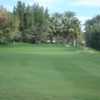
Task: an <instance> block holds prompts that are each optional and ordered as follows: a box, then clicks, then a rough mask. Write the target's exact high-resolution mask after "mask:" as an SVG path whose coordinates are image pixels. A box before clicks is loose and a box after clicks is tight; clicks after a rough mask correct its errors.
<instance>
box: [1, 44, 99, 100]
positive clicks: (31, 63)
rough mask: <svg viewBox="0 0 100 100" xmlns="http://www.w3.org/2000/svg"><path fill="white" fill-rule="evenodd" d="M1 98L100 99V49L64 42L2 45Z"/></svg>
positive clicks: (34, 99) (45, 99)
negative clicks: (80, 47) (76, 47)
mask: <svg viewBox="0 0 100 100" xmlns="http://www.w3.org/2000/svg"><path fill="white" fill-rule="evenodd" d="M0 100H100V53H99V52H94V51H91V50H82V49H75V48H71V47H70V48H66V47H64V46H61V45H57V46H56V45H28V44H26V45H16V46H10V47H5V46H3V47H2V46H1V47H0Z"/></svg>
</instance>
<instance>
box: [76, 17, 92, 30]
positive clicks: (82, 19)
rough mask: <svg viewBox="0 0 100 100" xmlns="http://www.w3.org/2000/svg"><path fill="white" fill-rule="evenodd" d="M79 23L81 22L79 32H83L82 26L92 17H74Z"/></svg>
mask: <svg viewBox="0 0 100 100" xmlns="http://www.w3.org/2000/svg"><path fill="white" fill-rule="evenodd" d="M76 17H77V18H78V19H79V20H80V21H81V30H82V31H83V32H84V28H85V26H84V24H85V22H86V21H87V20H88V19H91V18H92V17H90V16H76Z"/></svg>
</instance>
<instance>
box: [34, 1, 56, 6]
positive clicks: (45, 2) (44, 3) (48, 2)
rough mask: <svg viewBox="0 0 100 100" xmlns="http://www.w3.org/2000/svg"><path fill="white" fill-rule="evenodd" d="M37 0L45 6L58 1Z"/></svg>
mask: <svg viewBox="0 0 100 100" xmlns="http://www.w3.org/2000/svg"><path fill="white" fill-rule="evenodd" d="M35 2H37V3H39V4H40V5H42V6H44V7H48V6H52V5H54V4H55V3H57V0H35Z"/></svg>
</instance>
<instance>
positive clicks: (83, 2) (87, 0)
mask: <svg viewBox="0 0 100 100" xmlns="http://www.w3.org/2000/svg"><path fill="white" fill-rule="evenodd" d="M73 2H74V3H73V4H74V5H78V6H100V0H75V1H73Z"/></svg>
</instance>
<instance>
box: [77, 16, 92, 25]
mask: <svg viewBox="0 0 100 100" xmlns="http://www.w3.org/2000/svg"><path fill="white" fill-rule="evenodd" d="M76 17H77V18H78V19H79V20H80V21H81V24H84V23H85V21H87V20H88V19H91V18H92V17H90V16H76Z"/></svg>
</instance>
